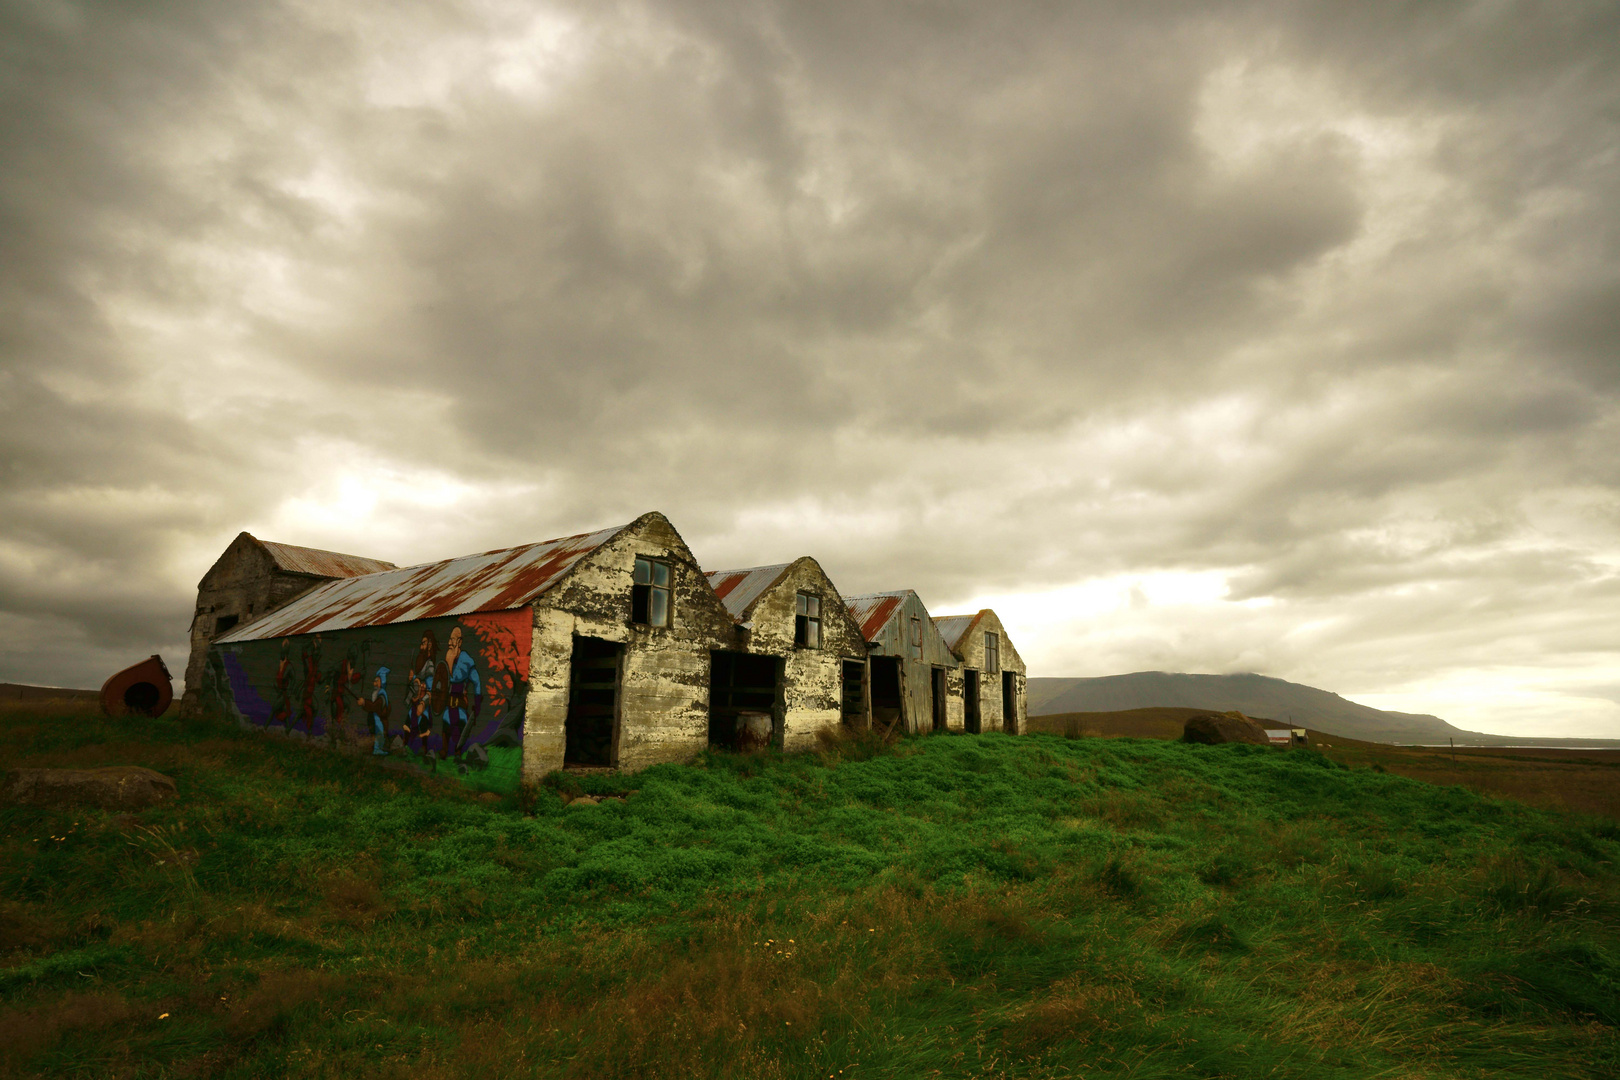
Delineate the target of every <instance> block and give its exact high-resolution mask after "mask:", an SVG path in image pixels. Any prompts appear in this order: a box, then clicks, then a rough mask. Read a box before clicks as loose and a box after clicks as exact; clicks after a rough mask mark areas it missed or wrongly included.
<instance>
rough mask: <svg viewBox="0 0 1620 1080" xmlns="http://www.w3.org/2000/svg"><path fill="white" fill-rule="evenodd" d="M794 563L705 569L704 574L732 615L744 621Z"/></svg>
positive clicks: (715, 593)
mask: <svg viewBox="0 0 1620 1080" xmlns="http://www.w3.org/2000/svg"><path fill="white" fill-rule="evenodd" d="M792 565H793V564H792V563H778V564H777V565H775V566H755V567H751V568H749V569H747V570H705V571H704V572H703V573H704V576H706V577H707V578H708V579H709V584H710V586H712V587H713V588H714V595H716V596H718V597H719V598H720V602H721V603H722V604H724V605H726V610H727V611H728V612H730V613H731V617H732V618H733V619H735V620H737V621H738V622H742V621H743V619H744V617H746V615H747V613H748V608H749V606H750V605H751V604H753V602H754V601H755V600H758V599H759V598H760V595H761V594H763V593H764V592H765V590H766V589H768V588H770V587H771V586H772V585H775V584H776V583H777V582H778V581H780V580H781V579H782V575H783V574H785V573H787V569H788V567H790V566H792Z"/></svg>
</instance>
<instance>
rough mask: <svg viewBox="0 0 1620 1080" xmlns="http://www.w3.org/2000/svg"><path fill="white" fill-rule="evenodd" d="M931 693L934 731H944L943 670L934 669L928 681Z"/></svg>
mask: <svg viewBox="0 0 1620 1080" xmlns="http://www.w3.org/2000/svg"><path fill="white" fill-rule="evenodd" d="M928 687H929V690H930V691H931V692H930V693H929V695H928V696H929V697H931V698H933V699H934V700H933V711H934V730H935V731H944V730H945V669H944V668H942V667H937V668H934V670H933V672H932V677H931V678H930V679H929V680H928Z"/></svg>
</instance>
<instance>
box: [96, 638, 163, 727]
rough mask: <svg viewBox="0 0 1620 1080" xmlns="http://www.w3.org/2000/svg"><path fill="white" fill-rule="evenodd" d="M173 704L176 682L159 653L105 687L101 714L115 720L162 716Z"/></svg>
mask: <svg viewBox="0 0 1620 1080" xmlns="http://www.w3.org/2000/svg"><path fill="white" fill-rule="evenodd" d="M173 701H174V682H173V681H172V680H171V679H170V677H169V669H168V668H167V667H166V666H165V665H164V663H163V657H161V656H158V655H157V654H156V653H153V654H152V655H151V656H150V657H148V658H147V659H145V660H142V661H141V662H140V663H138V664H131V665H130V666H129V667H127V668H125V669H124V670H123V671H120V672H117V673H116V674H114V675H113V676H112V678H110V679H108V680H107V681H106V682H104V683H102V684H101V711H102V712H103V713H105V714H106V715H108V716H111V717H114V718H116V717H120V716H162V715H163V714H164V713H165V712H167V711H168V709H169V705H170V704H171V703H173Z"/></svg>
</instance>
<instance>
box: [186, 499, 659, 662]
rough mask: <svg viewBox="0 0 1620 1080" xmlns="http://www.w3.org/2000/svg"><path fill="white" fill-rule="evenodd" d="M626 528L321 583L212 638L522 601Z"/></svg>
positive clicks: (499, 607)
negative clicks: (289, 600) (266, 612)
mask: <svg viewBox="0 0 1620 1080" xmlns="http://www.w3.org/2000/svg"><path fill="white" fill-rule="evenodd" d="M626 528H628V526H626V525H618V526H615V527H613V528H611V529H603V530H601V531H600V532H593V533H581V534H580V535H578V536H564V537H562V538H561V539H558V540H547V541H546V542H545V543H542V544H525V545H523V546H522V547H515V548H506V549H504V550H502V551H486V552H484V553H483V554H481V555H465V556H463V557H461V558H459V559H446V560H445V561H443V562H435V563H423V564H421V565H420V566H407V567H404V568H402V569H397V570H384V571H382V572H380V573H375V574H366V575H364V576H362V577H352V578H344V579H342V580H339V581H329V582H327V583H326V584H324V585H317V586H316V587H315V588H313V589H311V590H310V591H309V592H307V593H305V594H304V595H303V596H300V597H299V598H298V599H296V600H294V601H292V602H291V603H289V604H287V605H286V606H284V607H279V608H277V609H276V610H274V611H272V612H269V613H268V614H266V615H264V616H262V617H260V618H258V619H255V620H253V621H252V622H250V623H248V624H246V625H245V626H243V627H241V628H240V629H237V630H235V631H233V632H232V633H229V634H226V635H224V636H223V637H220V638H217V639H216V641H219V642H231V641H257V640H260V639H263V638H273V637H287V636H289V635H292V634H314V633H319V632H321V631H324V630H343V629H347V628H349V627H354V626H387V625H389V624H391V623H401V622H411V621H413V620H415V619H433V618H439V617H441V616H445V615H468V614H471V613H472V612H475V611H506V610H508V609H510V608H517V607H522V606H523V605H525V604H527V603H530V602H531V601H533V600H534V598H535V597H537V596H539V595H540V594H541V593H543V592H545V591H546V590H547V589H549V588H551V587H552V586H553V585H555V584H556V583H557V581H558V580H559V579H561V578H562V576H563V575H564V574H566V573H568V571H569V570H572V569H573V567H574V564H575V563H577V562H579V560H580V559H582V558H584V557H585V556H586V555H588V554H590V553H591V552H592V551H595V550H596V549H597V548H599V547H601V546H602V545H603V544H605V543H606V542H607V541H608V540H610V539H612V538H613V537H614V536H616V535H618V534H619V533H620V532H622V531H623V530H624V529H626Z"/></svg>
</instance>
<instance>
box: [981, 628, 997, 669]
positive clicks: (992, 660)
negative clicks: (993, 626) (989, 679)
mask: <svg viewBox="0 0 1620 1080" xmlns="http://www.w3.org/2000/svg"><path fill="white" fill-rule="evenodd" d="M1000 670H1001V635H1000V634H997V633H995V632H993V631H986V632H985V635H984V672H985V674H986V675H994V674H995V673H996V672H998V671H1000Z"/></svg>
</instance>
